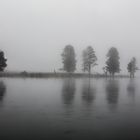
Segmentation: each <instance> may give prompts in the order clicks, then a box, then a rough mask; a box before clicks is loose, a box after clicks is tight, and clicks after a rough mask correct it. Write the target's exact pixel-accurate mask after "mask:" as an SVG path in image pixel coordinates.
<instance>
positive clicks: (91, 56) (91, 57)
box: [83, 46, 97, 75]
mask: <svg viewBox="0 0 140 140" xmlns="http://www.w3.org/2000/svg"><path fill="white" fill-rule="evenodd" d="M96 61H97V57H96V55H95V51H94V49H93V48H92V47H91V46H88V47H87V48H86V49H85V50H84V51H83V71H84V72H85V71H88V72H89V75H90V73H91V68H92V67H94V66H95V65H97V64H96Z"/></svg>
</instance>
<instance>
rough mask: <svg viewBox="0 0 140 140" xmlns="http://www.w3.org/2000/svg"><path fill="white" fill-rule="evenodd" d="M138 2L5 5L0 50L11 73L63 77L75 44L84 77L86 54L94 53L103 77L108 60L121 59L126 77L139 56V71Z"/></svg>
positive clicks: (15, 0) (0, 11)
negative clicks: (66, 53) (66, 52)
mask: <svg viewBox="0 0 140 140" xmlns="http://www.w3.org/2000/svg"><path fill="white" fill-rule="evenodd" d="M139 7H140V1H139V0H20V1H19V0H1V1H0V49H2V50H3V51H4V52H5V55H6V57H7V59H8V61H7V63H8V67H7V68H6V70H7V71H23V70H27V71H43V72H51V71H54V69H55V70H56V71H58V69H59V68H61V67H62V63H61V53H62V50H63V48H64V47H65V46H66V45H68V44H71V45H73V46H74V48H75V51H76V54H77V57H76V59H77V71H78V72H80V71H81V65H82V62H81V60H82V58H81V53H82V50H83V49H85V48H86V47H87V46H88V45H91V46H93V48H94V49H95V52H96V55H97V58H98V61H97V63H98V66H96V68H95V69H94V70H93V71H94V72H102V67H103V66H104V65H105V61H106V59H105V58H106V54H107V51H108V49H109V48H110V47H112V46H114V47H116V48H117V49H118V51H119V53H120V58H121V59H120V61H121V69H122V71H121V73H126V72H127V69H126V67H127V64H128V62H129V60H130V59H131V57H133V56H135V57H136V58H137V61H138V66H140V61H139V60H140V55H139V52H140V48H139V46H140V39H139V37H140V8H139Z"/></svg>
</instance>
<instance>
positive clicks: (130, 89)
mask: <svg viewBox="0 0 140 140" xmlns="http://www.w3.org/2000/svg"><path fill="white" fill-rule="evenodd" d="M127 92H128V96H129V97H130V98H131V99H132V100H133V101H134V99H135V93H136V89H135V82H134V79H130V82H129V84H128V86H127Z"/></svg>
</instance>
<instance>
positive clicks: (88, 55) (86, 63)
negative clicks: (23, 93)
mask: <svg viewBox="0 0 140 140" xmlns="http://www.w3.org/2000/svg"><path fill="white" fill-rule="evenodd" d="M61 56H62V63H63V68H62V69H61V70H63V71H66V72H68V73H74V72H75V70H76V63H77V60H76V53H75V50H74V47H73V46H72V45H67V46H65V48H64V50H63V52H62V54H61ZM106 57H107V60H106V63H105V64H106V65H105V66H104V67H103V71H104V74H105V75H106V76H108V75H109V76H111V77H114V75H115V73H120V71H121V69H120V57H119V52H118V50H117V49H116V48H115V47H111V48H110V49H109V51H108V53H107V55H106ZM6 62H7V59H6V58H5V55H4V52H3V51H0V71H4V69H5V68H6V67H7V63H6ZM96 62H97V57H96V54H95V51H94V49H93V47H92V46H88V47H87V48H86V49H84V50H83V52H82V70H83V72H88V74H89V76H90V75H91V69H92V68H93V67H95V66H96V65H98V64H97V63H96ZM127 70H128V72H129V73H130V77H131V78H134V76H135V73H136V71H137V70H139V69H138V67H137V62H136V58H135V57H133V58H132V59H131V60H130V62H129V63H128V65H127Z"/></svg>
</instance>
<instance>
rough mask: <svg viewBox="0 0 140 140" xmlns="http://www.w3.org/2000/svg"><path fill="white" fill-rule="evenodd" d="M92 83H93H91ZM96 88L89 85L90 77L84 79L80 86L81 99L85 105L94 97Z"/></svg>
mask: <svg viewBox="0 0 140 140" xmlns="http://www.w3.org/2000/svg"><path fill="white" fill-rule="evenodd" d="M92 84H93V83H92ZM95 93H96V89H95V88H94V87H93V85H91V82H90V79H88V81H84V84H83V88H82V99H83V101H84V102H85V103H86V104H87V105H91V104H92V102H93V100H94V99H95Z"/></svg>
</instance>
